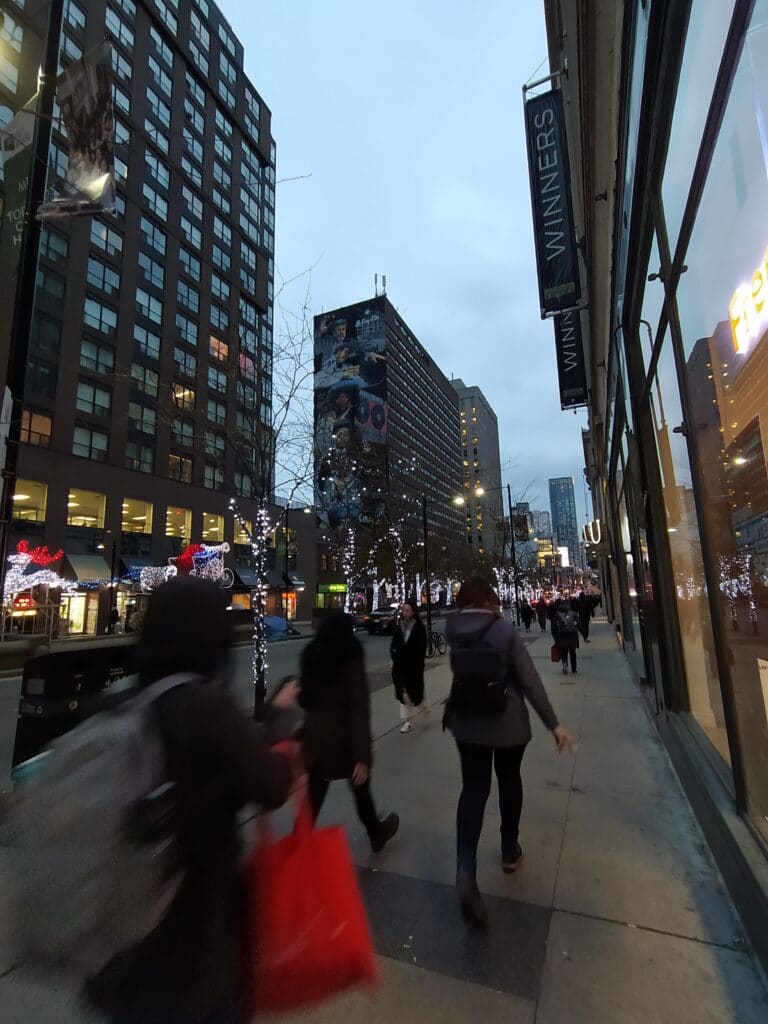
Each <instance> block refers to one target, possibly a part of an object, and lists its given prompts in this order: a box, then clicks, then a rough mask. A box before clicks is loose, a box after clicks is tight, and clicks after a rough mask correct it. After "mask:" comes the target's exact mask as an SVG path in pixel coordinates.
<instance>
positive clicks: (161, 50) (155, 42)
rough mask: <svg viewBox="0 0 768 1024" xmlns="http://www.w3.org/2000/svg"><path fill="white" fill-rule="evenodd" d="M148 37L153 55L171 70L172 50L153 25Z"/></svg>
mask: <svg viewBox="0 0 768 1024" xmlns="http://www.w3.org/2000/svg"><path fill="white" fill-rule="evenodd" d="M149 37H150V39H151V41H152V46H153V47H154V50H155V53H156V54H157V55H158V56H159V57H160V59H161V60H163V61H164V62H165V63H166V64H167V65H168V67H169V68H170V69H171V70H173V50H172V49H171V48H170V46H169V45H168V44H167V43H166V41H165V40H164V39H163V37H162V36H161V35H160V33H159V32H158V31H157V29H156V28H155V26H154V25H152V26H151V27H150V30H149Z"/></svg>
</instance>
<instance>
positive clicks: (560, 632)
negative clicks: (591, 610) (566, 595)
mask: <svg viewBox="0 0 768 1024" xmlns="http://www.w3.org/2000/svg"><path fill="white" fill-rule="evenodd" d="M552 639H553V640H554V641H555V646H556V647H557V649H558V651H559V652H560V660H561V661H562V663H563V675H568V658H569V657H570V659H571V671H572V672H573V674H574V675H576V650H577V648H578V646H579V616H578V614H577V613H576V612H575V611H574V610H573V608H572V607H571V602H570V601H568V600H564V601H561V602H560V605H559V607H558V609H557V611H556V612H555V614H554V616H553V617H552Z"/></svg>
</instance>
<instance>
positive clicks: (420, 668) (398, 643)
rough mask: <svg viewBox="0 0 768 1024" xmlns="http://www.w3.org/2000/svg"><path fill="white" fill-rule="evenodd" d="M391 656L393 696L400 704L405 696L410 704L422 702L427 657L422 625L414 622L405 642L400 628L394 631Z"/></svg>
mask: <svg viewBox="0 0 768 1024" xmlns="http://www.w3.org/2000/svg"><path fill="white" fill-rule="evenodd" d="M389 653H390V654H391V656H392V682H393V683H394V684H395V694H396V695H397V699H398V700H399V701H400V703H401V704H403V703H404V697H405V694H408V697H409V699H410V701H411V703H412V704H414V705H417V706H418V705H419V704H421V702H422V701H423V700H424V659H425V658H426V656H427V631H426V629H425V628H424V623H423V622H419V621H415V622H414V624H413V629H412V630H411V633H410V636H409V637H408V639H407V640H405V639H403V632H402V630H401V628H400V626H397V628H396V629H395V632H394V635H393V637H392V643H391V644H390V646H389Z"/></svg>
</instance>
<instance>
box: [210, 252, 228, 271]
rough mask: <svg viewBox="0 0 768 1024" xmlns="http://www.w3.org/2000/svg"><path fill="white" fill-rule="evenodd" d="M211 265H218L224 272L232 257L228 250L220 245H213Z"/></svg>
mask: <svg viewBox="0 0 768 1024" xmlns="http://www.w3.org/2000/svg"><path fill="white" fill-rule="evenodd" d="M211 259H212V261H213V265H214V266H215V267H218V268H219V270H223V271H224V272H225V273H226V272H227V271H228V270H229V268H230V267H231V266H232V259H231V257H230V255H229V253H228V252H225V251H224V250H223V249H222V248H221V246H218V245H214V247H213V254H212V256H211Z"/></svg>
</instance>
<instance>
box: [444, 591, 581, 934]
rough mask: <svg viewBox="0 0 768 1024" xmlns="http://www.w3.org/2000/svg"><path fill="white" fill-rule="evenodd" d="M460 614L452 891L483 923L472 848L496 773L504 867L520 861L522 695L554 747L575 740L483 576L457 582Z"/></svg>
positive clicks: (451, 708) (454, 662)
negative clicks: (457, 777) (458, 788)
mask: <svg viewBox="0 0 768 1024" xmlns="http://www.w3.org/2000/svg"><path fill="white" fill-rule="evenodd" d="M456 604H457V606H458V608H459V612H458V614H457V615H454V616H452V617H451V619H450V620H449V622H448V626H447V633H448V643H449V644H450V645H451V669H452V671H453V684H452V686H451V692H450V695H449V697H448V701H447V703H446V714H445V720H444V724H445V726H446V727H447V728H448V729H450V731H451V732H452V733H453V736H454V739H455V741H456V745H457V747H458V752H459V757H460V759H461V778H462V790H461V796H460V797H459V804H458V809H457V813H456V888H457V891H458V895H459V902H460V905H461V910H462V913H463V915H464V917H465V918H466V919H467V920H468V921H470V922H471V923H472V924H474V925H476V926H477V927H480V928H485V927H486V926H487V923H488V918H487V914H486V910H485V905H484V904H483V900H482V897H481V895H480V892H479V890H478V887H477V845H478V842H479V840H480V833H481V831H482V827H483V815H484V813H485V805H486V803H487V801H488V796H489V794H490V791H491V769H492V768H494V769H495V771H496V778H497V781H498V786H499V809H500V812H501V867H502V870H503V871H504V872H506V873H510V872H513V871H516V870H517V868H518V867H519V866H520V863H521V861H522V859H523V850H522V847H521V846H520V842H519V838H518V830H519V825H520V815H521V811H522V806H523V784H522V781H521V778H520V765H521V763H522V760H523V755H524V754H525V748H526V747H527V745H528V743H529V742H530V740H531V723H530V719H529V716H528V709H527V707H526V700H527V701H528V702H529V703H530V704H531V705H532V706H533V708H534V710H535V711H536V713H537V714H538V716H539V718H540V719H541V720H542V722H543V723H544V725H545V726H546V728H547V729H549V730H550V732H551V733H552V735H553V737H554V740H555V745H556V746H557V749H558V750H559V751H562V750H565V749H567V748H571V747H573V739H572V738H571V736H570V734H569V733H568V731H567V729H565V728H564V727H563V726H562V725H560V723H559V721H558V718H557V715H556V714H555V712H554V710H553V708H552V705H551V704H550V702H549V698H548V697H547V694H546V691H545V690H544V686H543V684H542V682H541V679H540V678H539V674H538V672H537V671H536V669H535V667H534V665H533V662H532V660H531V657H530V655H529V654H528V651H527V649H526V646H525V644H524V642H523V640H522V639H521V638H520V635H519V634H518V632H517V629H516V628H515V626H514V625H512V623H511V622H507V621H506V619H504V618H502V616H501V610H500V606H499V598H498V596H497V595H496V593H495V591H494V590H493V588H492V587H491V586H490V584H489V583H488V582H487V581H486V580H484V579H483V578H482V577H479V576H478V577H473V578H472V579H469V580H466V581H465V582H464V583H462V585H461V589H460V590H459V593H458V596H457V598H456Z"/></svg>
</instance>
